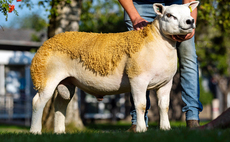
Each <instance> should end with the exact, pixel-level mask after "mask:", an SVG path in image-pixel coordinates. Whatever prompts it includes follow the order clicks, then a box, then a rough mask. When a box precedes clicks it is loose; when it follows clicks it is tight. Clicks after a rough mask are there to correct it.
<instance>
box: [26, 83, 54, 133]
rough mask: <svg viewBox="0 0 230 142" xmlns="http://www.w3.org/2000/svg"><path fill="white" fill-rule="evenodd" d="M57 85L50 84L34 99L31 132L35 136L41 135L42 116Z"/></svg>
mask: <svg viewBox="0 0 230 142" xmlns="http://www.w3.org/2000/svg"><path fill="white" fill-rule="evenodd" d="M57 85H58V84H57V83H49V85H47V86H49V87H46V88H44V89H43V91H41V92H39V93H37V94H36V95H35V96H34V98H33V102H32V103H33V112H32V113H33V114H32V122H31V128H30V132H31V133H34V134H41V130H42V114H43V110H44V107H45V105H46V103H47V102H48V101H49V99H51V97H52V96H53V93H54V90H55V89H56V87H57Z"/></svg>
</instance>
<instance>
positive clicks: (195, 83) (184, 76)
mask: <svg viewBox="0 0 230 142" xmlns="http://www.w3.org/2000/svg"><path fill="white" fill-rule="evenodd" d="M192 1H195V0H119V2H120V4H121V5H122V7H123V8H124V10H125V11H124V21H125V24H126V26H127V28H128V30H141V29H143V28H144V27H145V26H146V25H147V24H148V23H149V22H152V21H153V20H154V18H155V17H156V16H157V14H156V13H155V12H154V10H153V3H161V4H163V5H165V6H167V5H171V4H184V3H189V2H192ZM191 16H192V17H193V18H194V20H195V22H196V17H197V9H195V10H193V11H192V12H191ZM194 34H195V29H194V30H193V32H192V33H190V34H187V35H186V36H179V35H175V36H172V39H173V40H175V41H177V51H178V58H179V63H180V66H179V71H180V81H181V87H182V100H183V101H184V102H185V104H186V106H184V107H183V108H182V111H183V112H185V113H186V125H187V127H189V128H194V127H198V126H199V112H201V111H202V110H203V106H202V104H201V102H200V101H199V95H200V94H199V91H200V90H199V89H200V88H199V73H198V62H197V55H196V49H195V43H194ZM130 96H131V97H130V100H131V104H132V107H131V111H130V114H131V116H132V120H131V121H132V126H131V128H130V129H129V130H128V131H135V129H136V110H135V107H134V103H133V100H132V95H130ZM146 99H147V100H146V101H147V103H146V112H145V122H146V127H148V117H147V114H148V109H149V108H150V99H149V92H147V94H146Z"/></svg>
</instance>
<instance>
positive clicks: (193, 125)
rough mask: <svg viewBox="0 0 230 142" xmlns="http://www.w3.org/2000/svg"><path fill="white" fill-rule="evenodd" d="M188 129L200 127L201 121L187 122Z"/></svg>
mask: <svg viewBox="0 0 230 142" xmlns="http://www.w3.org/2000/svg"><path fill="white" fill-rule="evenodd" d="M186 124H187V128H196V127H199V126H200V124H199V121H198V120H186Z"/></svg>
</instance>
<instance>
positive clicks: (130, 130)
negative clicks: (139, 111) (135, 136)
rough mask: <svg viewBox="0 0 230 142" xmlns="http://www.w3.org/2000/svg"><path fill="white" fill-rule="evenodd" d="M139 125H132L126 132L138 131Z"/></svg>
mask: <svg viewBox="0 0 230 142" xmlns="http://www.w3.org/2000/svg"><path fill="white" fill-rule="evenodd" d="M136 127H137V125H132V126H131V127H130V128H129V129H128V130H127V131H126V132H134V133H135V132H136Z"/></svg>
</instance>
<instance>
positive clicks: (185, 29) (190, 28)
mask: <svg viewBox="0 0 230 142" xmlns="http://www.w3.org/2000/svg"><path fill="white" fill-rule="evenodd" d="M180 29H181V30H183V31H187V30H192V29H193V28H192V27H189V28H183V27H180Z"/></svg>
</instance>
